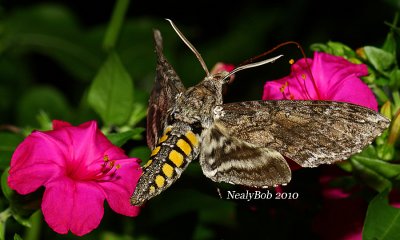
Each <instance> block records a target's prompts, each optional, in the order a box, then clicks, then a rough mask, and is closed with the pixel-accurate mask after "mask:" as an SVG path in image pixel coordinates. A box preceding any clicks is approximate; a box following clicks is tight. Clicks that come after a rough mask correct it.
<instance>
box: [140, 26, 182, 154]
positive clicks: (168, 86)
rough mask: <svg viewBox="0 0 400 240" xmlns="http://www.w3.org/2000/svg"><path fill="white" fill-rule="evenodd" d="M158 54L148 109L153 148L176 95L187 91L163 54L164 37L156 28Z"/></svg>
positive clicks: (149, 141) (149, 136)
mask: <svg viewBox="0 0 400 240" xmlns="http://www.w3.org/2000/svg"><path fill="white" fill-rule="evenodd" d="M154 42H155V52H156V55H157V68H156V72H157V73H156V79H155V82H154V86H153V89H152V91H151V95H150V100H149V107H148V109H147V145H148V146H149V147H150V149H153V148H154V147H155V145H156V142H157V140H158V138H159V137H160V136H159V135H160V133H161V132H162V131H163V128H164V124H165V121H166V119H167V114H168V112H167V111H168V109H170V108H171V107H172V106H173V105H174V103H175V96H176V95H177V94H178V93H180V92H183V91H185V87H184V86H183V84H182V81H181V80H180V78H179V77H178V75H177V74H176V72H175V70H174V69H173V67H172V66H171V64H169V62H168V61H167V59H166V58H165V56H164V54H163V46H162V37H161V33H160V31H158V30H154Z"/></svg>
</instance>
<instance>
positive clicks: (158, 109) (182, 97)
mask: <svg viewBox="0 0 400 240" xmlns="http://www.w3.org/2000/svg"><path fill="white" fill-rule="evenodd" d="M169 21H170V20H169ZM170 23H171V25H172V27H173V28H174V30H175V31H176V32H177V34H178V35H179V36H180V37H181V39H182V40H183V41H184V42H185V44H187V45H188V47H189V48H190V49H191V50H192V51H193V52H194V53H195V54H196V56H197V58H198V59H199V61H200V63H201V64H202V66H203V68H204V70H205V72H206V77H205V78H204V79H203V80H202V81H201V82H200V83H199V84H197V85H196V86H193V87H190V88H188V89H186V88H185V87H184V85H183V84H182V82H181V80H180V78H179V77H178V75H177V74H176V72H175V70H174V69H173V67H172V66H171V65H170V64H169V62H168V61H167V59H166V58H165V56H164V54H163V46H162V38H161V34H160V32H159V31H158V30H155V31H154V41H155V52H156V55H157V68H156V72H157V73H156V79H155V84H154V87H153V90H152V92H151V96H150V100H149V106H148V116H147V144H148V146H149V147H150V148H151V149H152V152H151V156H150V160H149V161H148V162H147V163H146V164H145V166H143V174H142V176H141V177H140V179H139V181H138V183H137V186H136V189H135V191H134V193H133V195H132V198H131V204H132V205H138V206H140V205H142V204H143V203H144V202H146V201H147V200H148V199H150V198H152V197H154V196H156V195H158V194H159V193H161V192H162V191H164V190H165V189H166V188H168V187H169V186H171V184H172V183H173V182H175V181H176V180H177V179H178V178H179V177H180V176H181V174H182V172H183V171H184V170H185V169H186V167H187V166H188V164H189V163H190V162H192V161H193V160H195V159H197V158H198V157H199V160H200V166H201V168H202V170H203V173H204V175H205V176H207V177H208V178H210V179H212V180H213V181H216V182H228V183H231V184H239V185H244V186H251V187H270V186H277V185H284V184H287V183H288V182H290V180H291V171H290V168H289V166H288V164H287V162H286V160H285V158H284V156H285V157H287V158H290V159H292V160H293V161H295V162H296V163H298V164H299V165H300V166H302V167H316V166H318V165H320V164H331V163H334V162H337V161H340V160H345V159H347V158H349V157H350V156H351V155H353V154H355V153H358V152H360V151H361V150H362V149H363V148H364V147H365V146H367V145H368V144H370V143H371V142H372V141H373V139H374V138H375V137H377V136H378V135H380V134H381V133H382V131H383V130H384V129H386V128H387V127H388V125H389V123H390V121H389V120H388V119H386V118H385V117H384V116H382V115H380V114H379V113H377V112H375V111H373V110H371V109H368V108H365V107H362V106H358V105H354V104H350V103H344V102H332V101H308V100H307V101H298V100H297V101H294V100H279V101H248V102H237V103H223V99H222V88H223V86H224V85H226V84H227V83H228V81H229V79H230V76H231V75H232V74H234V73H236V72H238V71H240V70H243V69H246V68H251V67H256V66H259V65H262V64H266V63H269V62H273V61H274V60H276V59H277V58H279V57H280V56H278V57H275V58H271V59H267V60H264V61H261V62H257V63H251V64H247V65H244V66H240V67H238V68H236V69H234V70H233V71H231V72H229V73H228V72H225V71H224V72H220V73H217V74H210V73H209V71H208V70H207V67H206V65H205V63H204V61H203V59H202V58H201V56H200V54H199V53H198V52H197V50H196V49H195V48H194V47H193V45H192V44H190V42H189V41H188V40H187V39H186V38H185V36H184V35H183V34H182V33H181V32H180V31H179V29H177V27H176V26H175V25H174V24H173V23H172V21H170Z"/></svg>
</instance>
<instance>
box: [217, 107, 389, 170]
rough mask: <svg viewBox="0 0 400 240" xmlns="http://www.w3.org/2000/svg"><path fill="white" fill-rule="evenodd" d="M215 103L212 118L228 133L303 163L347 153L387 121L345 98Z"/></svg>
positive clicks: (357, 149)
mask: <svg viewBox="0 0 400 240" xmlns="http://www.w3.org/2000/svg"><path fill="white" fill-rule="evenodd" d="M217 108H218V111H214V112H215V119H216V120H215V121H217V122H219V123H220V124H222V125H223V126H224V127H225V128H226V129H228V133H229V134H230V135H231V136H235V137H237V138H238V139H240V140H243V141H245V142H248V143H251V144H255V145H257V146H263V147H267V148H271V149H275V150H276V151H278V152H279V153H281V154H282V155H284V156H286V157H288V158H290V159H292V160H293V161H295V162H297V163H298V164H300V165H301V166H303V167H316V166H318V165H320V164H324V163H328V164H329V163H333V162H336V161H339V160H345V159H347V158H349V157H350V156H351V155H353V154H355V153H357V152H360V151H361V150H362V149H363V148H364V147H365V146H367V145H368V144H369V143H371V142H372V141H373V140H374V138H375V137H377V136H378V135H380V134H381V133H382V131H384V130H385V129H386V128H387V127H388V126H389V123H390V121H389V120H388V119H386V118H385V117H384V116H382V115H380V114H379V113H377V112H375V111H373V110H371V109H368V108H365V107H361V106H358V105H354V104H349V103H343V102H329V101H290V100H283V101H249V102H240V103H230V104H223V105H221V106H219V107H217Z"/></svg>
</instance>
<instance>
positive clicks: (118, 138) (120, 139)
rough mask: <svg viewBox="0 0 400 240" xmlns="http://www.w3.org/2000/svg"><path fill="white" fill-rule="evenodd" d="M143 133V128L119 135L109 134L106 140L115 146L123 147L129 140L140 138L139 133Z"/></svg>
mask: <svg viewBox="0 0 400 240" xmlns="http://www.w3.org/2000/svg"><path fill="white" fill-rule="evenodd" d="M143 131H144V128H134V129H132V130H129V131H126V132H120V133H110V134H107V138H108V139H109V140H110V141H111V142H112V143H113V144H114V145H116V146H118V147H121V146H122V145H124V144H125V143H126V142H127V141H128V140H129V139H135V140H136V138H138V136H140V137H141V133H142V132H143Z"/></svg>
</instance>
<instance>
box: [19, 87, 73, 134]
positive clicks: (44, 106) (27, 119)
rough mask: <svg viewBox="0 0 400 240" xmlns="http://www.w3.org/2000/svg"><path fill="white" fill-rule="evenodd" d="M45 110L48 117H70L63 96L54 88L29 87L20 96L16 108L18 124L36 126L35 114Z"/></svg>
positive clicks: (66, 119) (65, 118)
mask: <svg viewBox="0 0 400 240" xmlns="http://www.w3.org/2000/svg"><path fill="white" fill-rule="evenodd" d="M42 111H44V112H46V113H47V115H48V116H49V118H50V119H62V120H64V121H68V120H70V119H71V115H72V114H71V112H70V108H69V105H68V103H67V100H66V99H65V97H64V96H63V95H62V94H61V93H60V92H59V91H58V90H57V89H55V88H51V87H36V88H32V89H30V90H29V91H28V92H27V93H25V94H24V95H23V97H22V98H21V100H20V102H19V104H18V109H17V119H18V124H19V125H22V126H37V127H39V126H38V122H37V120H36V119H37V116H38V114H39V113H40V112H42Z"/></svg>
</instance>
